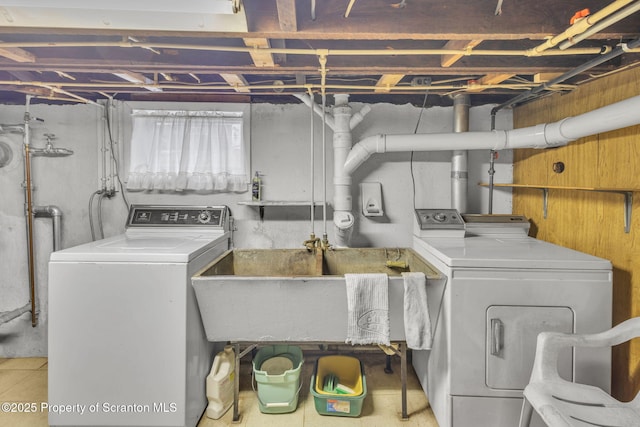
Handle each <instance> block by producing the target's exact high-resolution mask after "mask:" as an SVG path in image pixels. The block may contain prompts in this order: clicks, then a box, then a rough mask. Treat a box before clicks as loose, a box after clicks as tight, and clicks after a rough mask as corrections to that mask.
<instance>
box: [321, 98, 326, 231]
mask: <svg viewBox="0 0 640 427" xmlns="http://www.w3.org/2000/svg"><path fill="white" fill-rule="evenodd" d="M326 106H327V95H326V94H325V93H322V238H323V239H325V240H326V238H327V137H326V132H327V123H326V116H327V112H326Z"/></svg>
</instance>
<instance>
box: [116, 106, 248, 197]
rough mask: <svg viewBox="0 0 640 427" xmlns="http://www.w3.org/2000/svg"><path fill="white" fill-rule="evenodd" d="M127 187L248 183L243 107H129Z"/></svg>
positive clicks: (241, 186) (220, 187)
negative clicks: (223, 109) (236, 109)
mask: <svg viewBox="0 0 640 427" xmlns="http://www.w3.org/2000/svg"><path fill="white" fill-rule="evenodd" d="M132 116H133V133H132V135H131V155H130V162H129V165H130V166H129V176H128V180H127V190H146V191H151V190H158V191H185V190H193V191H198V192H225V191H226V192H230V191H235V192H242V191H247V189H248V182H249V179H248V176H247V170H246V154H245V148H244V143H243V136H242V128H243V123H242V122H243V117H242V116H243V113H241V112H233V113H223V112H214V111H166V110H133V114H132Z"/></svg>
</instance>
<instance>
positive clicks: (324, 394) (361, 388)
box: [309, 355, 367, 417]
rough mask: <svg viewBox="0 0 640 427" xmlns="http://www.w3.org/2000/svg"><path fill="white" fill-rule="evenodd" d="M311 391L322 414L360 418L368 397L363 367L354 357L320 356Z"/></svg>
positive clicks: (318, 410) (314, 371) (312, 379)
mask: <svg viewBox="0 0 640 427" xmlns="http://www.w3.org/2000/svg"><path fill="white" fill-rule="evenodd" d="M309 390H310V392H311V395H312V396H313V403H314V405H315V408H316V411H317V412H318V413H319V414H320V415H334V416H340V417H358V416H360V412H361V410H362V403H363V401H364V398H365V397H366V395H367V380H366V377H365V375H364V367H363V366H362V363H361V362H360V360H358V359H357V358H355V357H351V356H341V355H335V356H323V357H320V358H318V360H317V362H316V364H315V367H314V370H313V376H312V377H311V386H310V388H309Z"/></svg>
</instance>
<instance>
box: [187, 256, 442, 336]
mask: <svg viewBox="0 0 640 427" xmlns="http://www.w3.org/2000/svg"><path fill="white" fill-rule="evenodd" d="M405 271H421V272H424V273H425V276H426V278H427V300H428V305H429V315H430V318H431V324H432V325H435V319H436V317H437V310H438V307H439V306H440V301H441V298H442V292H443V289H444V281H445V279H444V277H443V275H441V274H440V272H439V271H437V270H436V269H435V268H434V267H433V266H432V265H431V264H429V263H428V262H427V261H426V260H424V259H423V258H422V257H420V256H419V255H418V254H417V253H416V252H414V251H413V250H412V249H406V248H344V249H334V250H328V251H324V252H323V251H320V250H313V251H308V250H306V249H234V250H230V251H227V252H225V253H224V254H222V255H221V256H220V257H218V258H217V259H216V260H214V261H213V262H212V263H211V264H209V265H208V266H207V267H205V268H204V269H203V270H202V271H200V272H199V273H198V274H196V275H195V276H194V277H193V278H192V280H191V281H192V284H193V287H194V289H195V292H196V298H197V300H198V305H199V307H200V314H201V316H202V321H203V323H204V327H205V330H206V334H207V339H208V340H209V341H251V342H256V341H339V342H344V341H345V339H346V337H347V335H346V332H347V293H346V285H345V279H344V274H347V273H386V274H387V275H388V276H389V318H390V338H391V340H396V341H400V340H404V312H403V307H404V282H403V279H402V276H401V273H402V272H405Z"/></svg>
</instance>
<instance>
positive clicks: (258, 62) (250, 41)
mask: <svg viewBox="0 0 640 427" xmlns="http://www.w3.org/2000/svg"><path fill="white" fill-rule="evenodd" d="M243 40H244V44H245V45H246V46H247V47H252V48H253V50H251V51H249V55H251V59H252V60H253V63H254V64H255V66H256V67H258V68H264V67H274V66H275V62H274V60H273V55H272V54H271V53H270V52H269V51H265V50H264V49H268V48H270V47H271V45H270V43H269V40H268V39H265V38H245V39H243Z"/></svg>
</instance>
